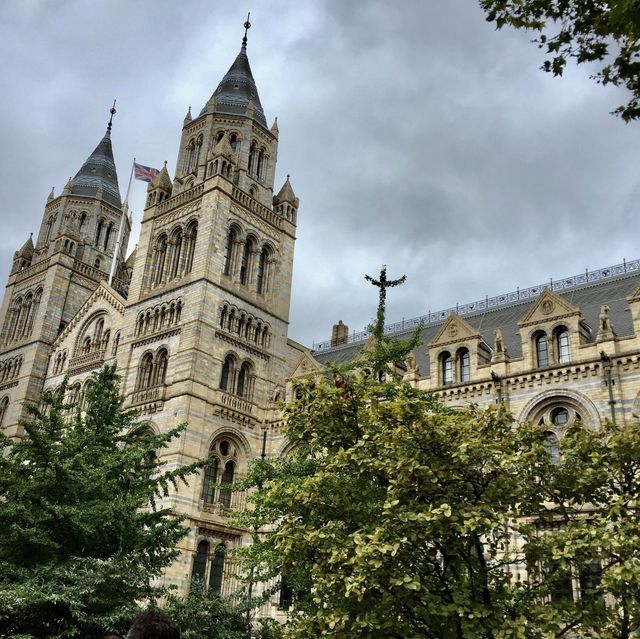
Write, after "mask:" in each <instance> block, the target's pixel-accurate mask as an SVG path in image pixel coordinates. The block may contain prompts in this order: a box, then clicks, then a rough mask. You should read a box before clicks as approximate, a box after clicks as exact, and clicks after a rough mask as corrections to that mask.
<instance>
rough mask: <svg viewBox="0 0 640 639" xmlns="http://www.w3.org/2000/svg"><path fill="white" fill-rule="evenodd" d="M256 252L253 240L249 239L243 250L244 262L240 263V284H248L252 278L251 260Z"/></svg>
mask: <svg viewBox="0 0 640 639" xmlns="http://www.w3.org/2000/svg"><path fill="white" fill-rule="evenodd" d="M253 251H254V241H253V238H251V237H248V238H247V239H246V241H245V243H244V248H243V250H242V262H241V263H240V284H246V283H247V282H248V281H249V278H250V277H251V260H252V257H253Z"/></svg>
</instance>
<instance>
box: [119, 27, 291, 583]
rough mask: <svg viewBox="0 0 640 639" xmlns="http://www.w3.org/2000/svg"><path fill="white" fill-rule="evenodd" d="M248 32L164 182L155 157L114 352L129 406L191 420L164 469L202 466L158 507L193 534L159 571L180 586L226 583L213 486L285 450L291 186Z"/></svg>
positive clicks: (233, 533)
mask: <svg viewBox="0 0 640 639" xmlns="http://www.w3.org/2000/svg"><path fill="white" fill-rule="evenodd" d="M249 26H250V25H249V23H248V22H247V23H246V24H245V37H244V38H243V40H242V45H241V48H240V52H239V53H238V55H237V57H236V59H235V60H234V62H233V64H232V65H231V67H230V68H229V70H228V71H227V73H226V74H225V75H224V77H223V78H222V80H221V81H220V83H219V84H218V86H217V87H216V88H215V90H214V91H213V93H212V95H211V97H210V98H209V99H208V100H207V102H206V104H205V105H204V106H203V108H202V109H201V110H199V111H197V116H196V117H194V116H193V114H192V112H191V108H189V109H188V111H187V115H186V117H185V118H184V121H183V123H182V132H181V136H180V145H179V148H178V154H177V161H176V167H175V173H174V176H173V178H172V177H171V175H170V173H169V169H168V167H167V163H166V162H165V166H164V167H163V169H162V170H161V171H160V172H159V174H158V175H157V176H156V178H155V179H154V180H153V181H152V182H151V183H150V184H149V187H148V192H147V203H146V209H145V211H144V215H143V220H142V228H141V233H140V239H139V244H138V248H137V250H136V257H135V266H134V268H133V276H132V279H131V286H130V289H129V297H128V300H127V305H126V308H125V311H124V321H123V326H124V327H125V328H124V329H123V331H122V338H121V342H120V347H119V349H118V368H119V370H120V371H122V374H123V390H124V393H125V396H126V406H127V407H129V408H132V409H134V410H137V411H138V412H139V413H140V414H143V415H145V416H146V417H147V418H148V419H149V423H150V425H151V427H152V428H154V429H157V430H160V431H164V430H167V429H169V428H173V427H175V426H176V425H177V424H180V423H184V422H186V423H187V424H188V427H187V430H186V431H185V432H184V434H183V437H182V439H181V440H180V441H179V442H176V443H175V445H174V446H173V448H171V449H168V450H166V451H164V452H163V455H164V458H165V461H166V462H167V463H168V464H169V466H172V467H173V466H178V465H182V464H186V463H190V462H192V461H194V460H197V459H203V458H210V459H211V466H209V467H208V468H207V469H206V471H203V473H202V475H201V476H200V477H198V478H197V479H194V480H193V481H192V482H191V483H190V485H189V486H188V487H187V488H184V487H181V488H180V489H179V492H177V493H176V494H175V495H174V496H173V498H172V500H171V503H170V504H167V505H169V506H171V507H172V508H174V509H175V510H176V511H178V512H181V513H183V514H185V515H186V516H187V517H188V520H187V521H188V523H189V524H190V526H191V534H190V535H189V537H188V538H187V539H186V540H185V541H184V543H183V547H182V550H183V553H182V554H181V556H180V558H179V560H178V561H177V563H176V564H175V565H174V566H173V567H172V568H171V570H170V571H169V573H168V579H169V581H170V582H172V583H174V584H176V585H177V586H178V587H179V588H180V589H181V590H182V591H186V590H188V588H189V583H190V581H191V580H192V579H193V578H196V577H200V578H203V579H205V580H206V581H207V582H208V583H209V584H210V587H212V588H214V590H220V589H221V588H223V587H229V583H228V582H227V581H225V580H222V577H221V571H222V567H221V566H222V565H223V564H224V561H223V556H224V552H223V551H222V550H221V547H222V546H226V547H229V546H237V545H240V544H242V543H243V535H244V533H243V532H242V531H240V530H238V529H237V528H234V527H233V526H232V525H231V524H230V520H229V514H230V512H231V510H232V509H233V508H235V507H237V506H239V505H241V504H240V503H238V501H237V500H241V499H242V496H241V495H239V494H236V493H231V492H230V491H228V490H224V489H220V488H219V487H218V484H219V483H220V482H227V483H230V482H233V481H235V480H236V479H237V478H238V477H240V476H241V475H242V474H243V473H244V472H245V470H246V468H247V465H248V463H249V462H250V461H251V459H253V458H256V457H259V456H260V455H261V454H278V453H280V452H282V451H281V447H282V446H283V445H284V444H283V439H282V436H281V435H280V430H279V428H280V423H281V422H280V419H281V416H280V414H279V404H278V402H277V401H276V400H277V399H278V398H279V397H280V398H281V397H282V388H283V387H284V384H285V379H286V375H287V371H288V369H289V368H290V361H291V354H290V343H289V342H288V339H287V329H288V321H289V305H290V295H291V274H292V267H293V253H294V244H295V233H296V217H297V209H298V199H297V198H296V196H295V194H294V193H293V188H292V186H291V183H290V181H289V179H288V178H287V181H286V182H285V184H284V186H283V187H282V189H280V190H279V192H278V193H277V195H275V196H274V180H275V170H276V158H277V150H278V134H279V133H278V127H277V125H276V123H275V122H274V124H273V126H271V127H269V126H268V124H267V119H266V117H265V113H264V110H263V108H262V104H261V102H260V97H259V95H258V88H257V86H256V82H255V80H254V78H253V74H252V72H251V67H250V65H249V59H248V56H247V33H246V29H248V27H249ZM216 549H218V550H216ZM223 584H227V585H226V586H223Z"/></svg>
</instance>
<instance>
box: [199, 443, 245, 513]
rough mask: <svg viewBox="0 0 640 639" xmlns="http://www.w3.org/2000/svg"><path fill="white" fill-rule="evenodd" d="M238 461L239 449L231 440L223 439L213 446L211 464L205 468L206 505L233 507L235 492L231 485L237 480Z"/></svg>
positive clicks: (210, 456)
mask: <svg viewBox="0 0 640 639" xmlns="http://www.w3.org/2000/svg"><path fill="white" fill-rule="evenodd" d="M237 460H238V457H237V447H236V446H235V445H234V444H233V443H232V442H231V440H229V439H227V438H225V437H223V438H222V439H219V440H217V441H216V442H214V443H213V444H212V445H211V449H210V450H209V464H208V465H207V466H205V469H204V480H203V484H202V500H203V502H204V504H205V505H206V504H220V505H221V506H223V507H224V508H231V507H232V503H233V496H234V492H233V490H232V489H231V487H230V484H233V483H234V481H235V480H236V479H237V477H236V469H237ZM225 484H226V485H225Z"/></svg>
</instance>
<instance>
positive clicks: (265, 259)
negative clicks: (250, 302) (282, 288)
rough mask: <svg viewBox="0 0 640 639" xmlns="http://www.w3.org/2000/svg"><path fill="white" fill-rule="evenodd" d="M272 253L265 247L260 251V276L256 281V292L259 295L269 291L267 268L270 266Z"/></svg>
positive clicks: (258, 275)
mask: <svg viewBox="0 0 640 639" xmlns="http://www.w3.org/2000/svg"><path fill="white" fill-rule="evenodd" d="M270 257H271V252H270V251H269V248H268V247H266V246H265V247H263V249H262V251H260V258H259V260H258V274H257V281H256V290H257V291H258V293H265V292H266V290H267V267H268V264H269V258H270Z"/></svg>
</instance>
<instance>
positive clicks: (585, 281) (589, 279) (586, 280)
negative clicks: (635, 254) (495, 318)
mask: <svg viewBox="0 0 640 639" xmlns="http://www.w3.org/2000/svg"><path fill="white" fill-rule="evenodd" d="M638 272H640V259H637V260H632V261H630V262H627V261H626V260H622V264H614V265H613V266H606V267H605V268H601V269H597V270H595V271H589V270H588V269H585V271H584V273H580V274H578V275H574V276H572V277H565V278H563V279H560V280H553V279H551V280H549V281H548V282H546V283H544V284H538V285H537V286H530V287H529V288H518V289H516V290H515V291H512V292H511V293H503V294H502V295H496V296H495V297H489V296H486V297H485V298H484V299H483V300H478V301H476V302H469V303H468V304H456V305H455V306H452V307H451V308H446V309H444V310H442V311H435V312H431V311H429V312H428V313H427V314H426V315H420V316H419V317H413V318H411V319H407V320H405V319H403V320H401V321H400V322H394V323H393V324H386V325H385V327H384V332H385V334H387V335H392V334H395V333H403V332H405V331H409V330H411V329H412V328H415V327H416V326H418V325H419V324H423V325H424V326H428V325H430V324H439V323H441V322H443V321H444V320H446V319H447V317H449V315H453V314H454V313H455V314H456V315H473V314H474V313H481V312H483V311H490V310H493V309H494V308H500V307H502V306H508V305H509V304H514V303H517V302H520V301H524V300H531V299H534V298H536V297H538V295H540V293H542V291H543V290H544V289H549V290H551V291H553V292H554V293H555V292H562V291H566V290H570V289H574V288H579V287H581V286H586V285H589V284H591V283H593V282H599V281H601V280H610V279H615V278H616V277H619V276H625V275H627V274H629V273H638ZM370 334H371V333H370V332H369V331H368V330H367V329H366V328H365V329H364V330H362V331H358V332H356V331H354V332H353V333H350V334H349V336H348V337H347V340H346V342H343V343H341V344H338V345H335V346H332V345H331V340H325V341H323V342H313V346H312V350H314V351H329V350H333V349H334V348H340V347H342V346H344V345H345V344H353V343H355V342H362V341H364V340H366V339H367V338H368V337H369V335H370Z"/></svg>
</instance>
